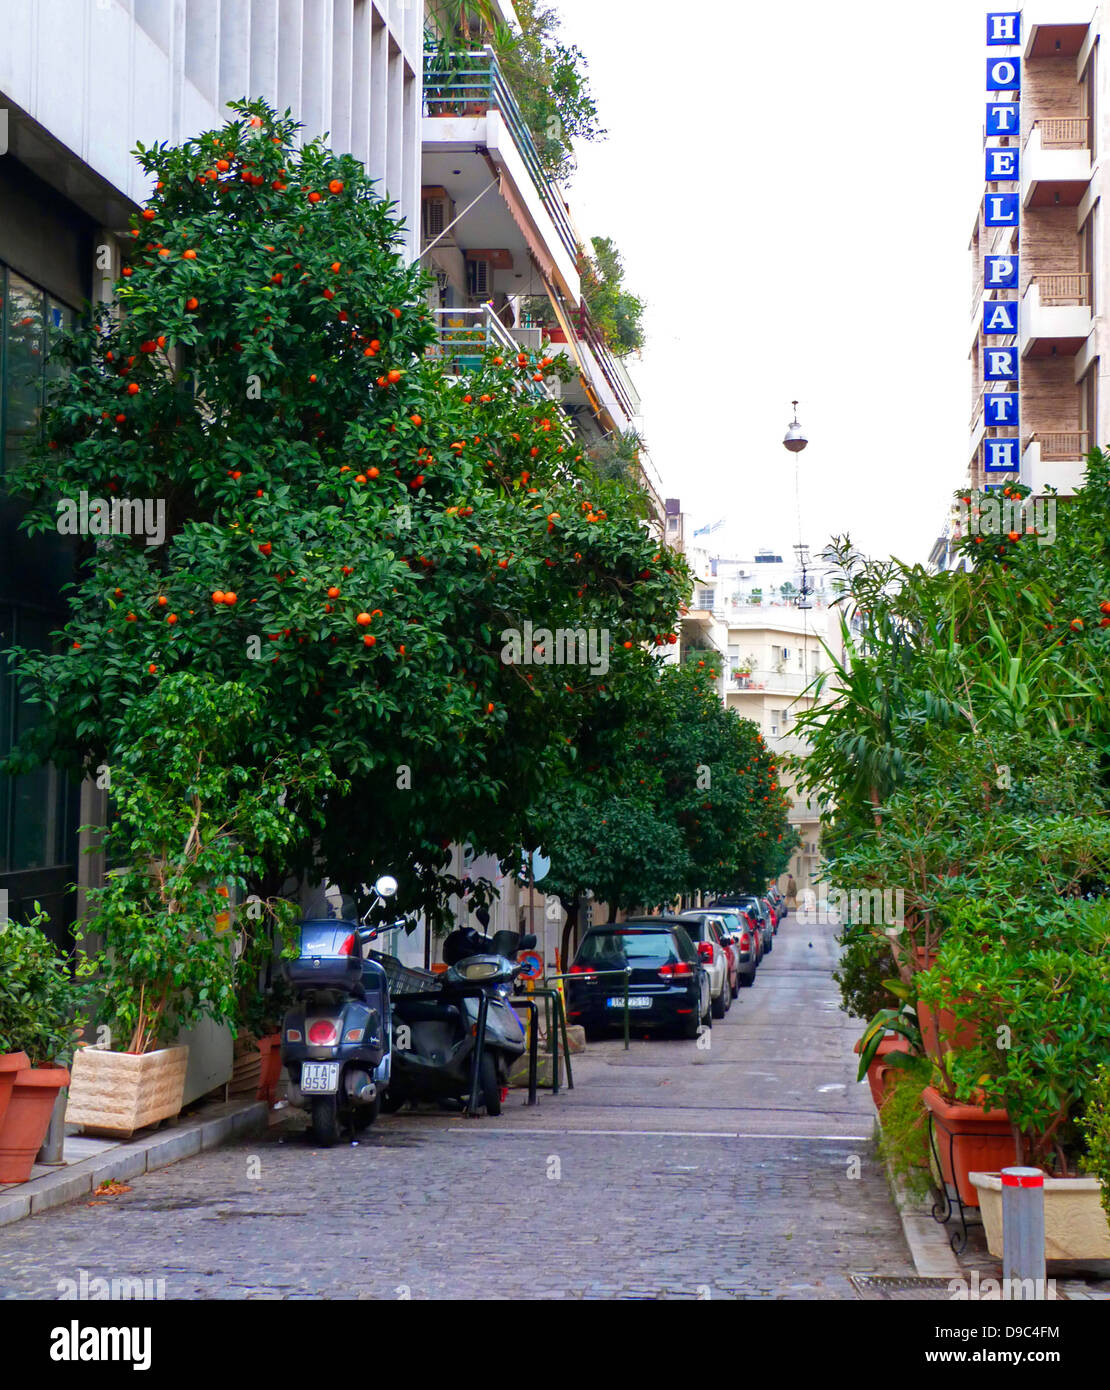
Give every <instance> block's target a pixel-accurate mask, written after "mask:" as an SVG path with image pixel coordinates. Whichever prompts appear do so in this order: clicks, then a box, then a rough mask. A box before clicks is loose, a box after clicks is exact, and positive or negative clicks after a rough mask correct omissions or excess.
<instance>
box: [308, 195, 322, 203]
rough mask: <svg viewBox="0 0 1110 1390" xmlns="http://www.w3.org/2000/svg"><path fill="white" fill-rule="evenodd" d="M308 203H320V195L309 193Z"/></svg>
mask: <svg viewBox="0 0 1110 1390" xmlns="http://www.w3.org/2000/svg"><path fill="white" fill-rule="evenodd" d="M308 201H309V202H310V203H318V202H319V201H320V195H319V193H310V194H309V195H308Z"/></svg>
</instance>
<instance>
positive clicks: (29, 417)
mask: <svg viewBox="0 0 1110 1390" xmlns="http://www.w3.org/2000/svg"><path fill="white" fill-rule="evenodd" d="M0 298H2V302H3V316H2V318H0V379H2V382H3V391H2V392H0V410H2V412H3V419H2V421H0V473H3V472H6V471H7V469H8V468H9V467H10V466H11V464H12V462H14V460H15V458H16V457H17V456H18V455H19V454H20V453H22V452H23V450H24V449H25V448H26V445H27V442H28V440H30V439H33V438H34V437H35V435H37V433H38V431H39V425H40V421H41V419H42V406H43V391H44V389H45V386H46V382H47V381H48V380H49V378H50V376H51V375H52V374H55V373H52V372H51V370H50V368H49V367H48V366H47V351H48V348H49V345H50V340H51V338H52V336H53V335H54V334H55V333H56V332H57V331H58V330H59V329H62V328H68V327H69V326H70V324H71V322H72V319H73V311H72V310H71V309H69V308H68V307H67V306H66V305H64V304H59V303H58V301H57V300H54V299H51V298H50V296H49V295H47V294H45V293H44V292H43V291H42V290H40V289H39V288H38V286H37V285H33V284H32V283H31V282H30V280H24V278H23V277H22V276H21V275H16V273H15V272H14V271H11V270H7V269H6V267H4V266H2V265H0Z"/></svg>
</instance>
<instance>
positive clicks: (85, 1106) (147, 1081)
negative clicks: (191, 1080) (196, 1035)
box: [66, 1047, 189, 1138]
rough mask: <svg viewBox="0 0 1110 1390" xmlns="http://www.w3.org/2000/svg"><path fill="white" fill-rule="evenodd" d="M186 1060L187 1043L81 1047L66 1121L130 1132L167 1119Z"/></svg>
mask: <svg viewBox="0 0 1110 1390" xmlns="http://www.w3.org/2000/svg"><path fill="white" fill-rule="evenodd" d="M188 1063H189V1049H188V1048H187V1047H165V1048H161V1049H160V1050H159V1051H157V1052H143V1053H134V1052H110V1051H109V1050H108V1049H107V1048H103V1047H80V1048H78V1049H77V1051H76V1052H75V1053H74V1057H73V1068H72V1073H73V1074H72V1079H71V1081H70V1084H69V1103H68V1105H67V1106H66V1124H70V1125H82V1126H83V1127H84V1128H85V1129H86V1130H87V1131H90V1132H91V1133H94V1134H111V1135H115V1136H123V1137H126V1138H130V1137H131V1135H132V1134H134V1133H135V1131H136V1130H137V1129H143V1128H145V1127H146V1126H147V1125H154V1124H157V1123H158V1121H159V1120H166V1119H169V1118H170V1117H171V1116H172V1115H176V1114H177V1113H178V1111H179V1110H180V1109H181V1102H182V1096H183V1094H184V1091H185V1071H186V1068H187V1066H188Z"/></svg>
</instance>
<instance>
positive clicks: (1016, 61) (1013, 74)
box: [987, 58, 1021, 92]
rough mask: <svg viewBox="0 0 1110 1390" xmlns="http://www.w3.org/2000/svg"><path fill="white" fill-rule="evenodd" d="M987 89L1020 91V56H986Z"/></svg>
mask: <svg viewBox="0 0 1110 1390" xmlns="http://www.w3.org/2000/svg"><path fill="white" fill-rule="evenodd" d="M987 91H988V92H1020V91H1021V59H1020V58H988V59H987Z"/></svg>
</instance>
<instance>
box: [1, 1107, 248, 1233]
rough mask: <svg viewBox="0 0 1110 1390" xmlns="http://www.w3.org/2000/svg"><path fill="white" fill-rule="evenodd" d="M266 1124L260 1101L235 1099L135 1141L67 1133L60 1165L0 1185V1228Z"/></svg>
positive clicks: (212, 1146)
mask: <svg viewBox="0 0 1110 1390" xmlns="http://www.w3.org/2000/svg"><path fill="white" fill-rule="evenodd" d="M268 1125H269V1106H268V1105H267V1104H266V1103H265V1101H256V1100H235V1101H220V1102H216V1103H214V1104H211V1105H205V1106H204V1107H203V1108H202V1109H200V1110H199V1111H198V1112H197V1113H196V1114H195V1115H191V1116H189V1117H188V1118H187V1119H183V1120H180V1121H179V1122H178V1123H177V1124H175V1125H173V1126H172V1127H171V1128H169V1129H160V1130H148V1131H146V1132H145V1133H142V1134H140V1135H139V1136H138V1137H137V1138H134V1139H128V1140H115V1139H92V1138H86V1137H85V1136H84V1135H80V1134H72V1135H70V1134H67V1135H66V1138H65V1142H64V1145H63V1148H62V1154H63V1157H64V1159H65V1163H64V1164H63V1165H62V1166H60V1167H53V1166H51V1167H46V1166H44V1165H43V1164H36V1165H35V1167H34V1168H33V1169H32V1170H31V1177H30V1179H29V1180H28V1181H27V1182H21V1183H6V1184H3V1185H0V1226H6V1225H9V1224H10V1223H11V1222H13V1221H19V1220H22V1218H23V1217H25V1216H37V1215H38V1214H39V1213H40V1212H44V1211H49V1210H50V1209H51V1207H58V1206H61V1205H62V1204H63V1203H65V1202H73V1201H76V1200H77V1199H78V1198H80V1197H86V1196H88V1195H89V1194H90V1193H93V1192H95V1191H96V1189H97V1188H98V1187H99V1186H100V1185H101V1184H102V1183H105V1182H113V1181H114V1182H127V1180H128V1179H129V1178H134V1177H137V1176H138V1175H139V1174H140V1173H152V1172H154V1171H155V1169H157V1168H167V1167H168V1166H169V1165H170V1164H171V1163H176V1162H177V1161H178V1159H181V1158H189V1157H191V1156H192V1155H193V1154H198V1153H201V1152H202V1151H203V1150H205V1149H214V1148H217V1147H218V1146H219V1145H220V1144H224V1143H226V1142H227V1141H228V1140H230V1139H236V1138H238V1137H239V1136H240V1135H243V1134H255V1133H260V1132H263V1131H265V1130H266V1129H267V1127H268Z"/></svg>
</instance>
